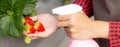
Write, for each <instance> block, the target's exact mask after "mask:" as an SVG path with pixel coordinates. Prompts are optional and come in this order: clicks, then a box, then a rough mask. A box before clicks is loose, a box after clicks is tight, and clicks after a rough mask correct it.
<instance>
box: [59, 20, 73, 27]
mask: <svg viewBox="0 0 120 47" xmlns="http://www.w3.org/2000/svg"><path fill="white" fill-rule="evenodd" d="M57 26H58V27H69V26H71V25H70V22H69V21H64V22H58V23H57Z"/></svg>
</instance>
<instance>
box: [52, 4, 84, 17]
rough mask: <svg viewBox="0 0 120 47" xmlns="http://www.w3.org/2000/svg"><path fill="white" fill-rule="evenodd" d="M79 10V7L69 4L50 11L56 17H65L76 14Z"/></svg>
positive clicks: (80, 8)
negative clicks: (56, 15)
mask: <svg viewBox="0 0 120 47" xmlns="http://www.w3.org/2000/svg"><path fill="white" fill-rule="evenodd" d="M81 10H82V7H81V6H79V5H76V4H69V5H64V6H60V7H57V8H54V9H52V13H53V14H58V15H66V14H72V13H77V12H79V11H81Z"/></svg>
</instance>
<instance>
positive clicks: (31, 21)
mask: <svg viewBox="0 0 120 47" xmlns="http://www.w3.org/2000/svg"><path fill="white" fill-rule="evenodd" d="M24 24H29V25H30V26H34V22H33V20H32V19H31V18H29V17H26V18H25V22H24Z"/></svg>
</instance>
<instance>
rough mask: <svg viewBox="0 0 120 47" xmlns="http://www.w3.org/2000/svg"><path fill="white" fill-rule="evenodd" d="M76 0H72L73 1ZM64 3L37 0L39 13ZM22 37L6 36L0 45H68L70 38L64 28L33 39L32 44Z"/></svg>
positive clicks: (48, 46) (51, 0)
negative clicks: (47, 35) (46, 36)
mask: <svg viewBox="0 0 120 47" xmlns="http://www.w3.org/2000/svg"><path fill="white" fill-rule="evenodd" d="M73 1H74V0H70V3H73ZM62 5H64V0H37V6H36V11H37V14H43V13H51V14H52V12H51V11H52V9H53V8H55V7H58V6H62ZM23 40H24V39H23V37H22V38H17V39H16V38H15V39H14V38H10V37H4V38H1V39H0V47H67V46H68V44H69V41H70V39H69V38H68V37H67V36H66V34H65V32H64V30H63V28H61V29H59V30H58V31H56V32H55V33H54V34H52V35H51V36H49V37H48V38H40V39H37V40H33V41H32V43H31V44H28V45H27V44H25V43H24V41H23Z"/></svg>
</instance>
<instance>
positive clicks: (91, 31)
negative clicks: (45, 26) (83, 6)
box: [58, 11, 109, 39]
mask: <svg viewBox="0 0 120 47" xmlns="http://www.w3.org/2000/svg"><path fill="white" fill-rule="evenodd" d="M58 21H59V22H58V26H59V27H64V28H65V31H66V33H67V35H68V36H69V37H71V38H73V39H91V38H108V30H109V24H108V22H104V21H94V20H91V19H89V18H88V17H87V15H86V14H85V13H84V12H83V11H80V12H78V13H75V14H68V15H65V16H58Z"/></svg>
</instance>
